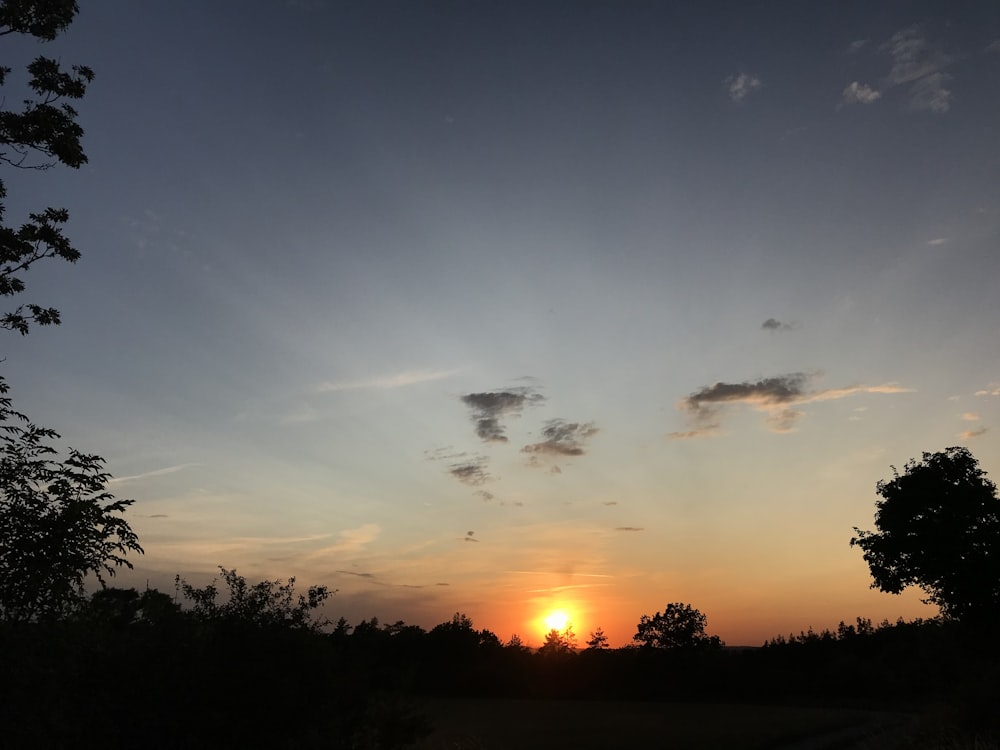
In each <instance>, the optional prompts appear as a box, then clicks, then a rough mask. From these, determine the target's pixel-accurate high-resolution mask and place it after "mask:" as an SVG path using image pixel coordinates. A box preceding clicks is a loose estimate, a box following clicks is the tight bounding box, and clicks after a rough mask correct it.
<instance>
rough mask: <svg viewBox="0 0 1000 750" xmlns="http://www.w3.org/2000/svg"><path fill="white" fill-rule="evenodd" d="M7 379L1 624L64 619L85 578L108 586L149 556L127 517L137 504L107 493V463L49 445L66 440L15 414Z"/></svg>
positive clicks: (0, 475) (1, 440) (0, 485)
mask: <svg viewBox="0 0 1000 750" xmlns="http://www.w3.org/2000/svg"><path fill="white" fill-rule="evenodd" d="M6 392H7V385H6V383H4V382H3V379H2V378H0V619H5V620H34V619H40V618H51V617H58V616H60V615H62V614H65V613H66V612H67V611H68V610H70V609H72V608H73V607H74V606H76V605H77V604H78V603H79V602H80V597H81V596H82V594H83V586H84V581H85V579H86V578H87V577H88V576H89V575H91V574H93V575H94V576H95V577H96V578H97V580H98V582H99V583H100V584H101V586H104V585H105V577H106V576H113V575H114V574H115V572H116V569H117V568H118V567H120V566H123V565H124V566H126V567H128V568H131V567H132V563H130V562H129V561H128V560H127V559H126V555H127V554H129V553H130V552H135V553H139V554H142V547H140V546H139V541H138V538H137V537H136V535H135V532H133V531H132V528H131V527H130V526H129V524H128V523H127V522H126V521H125V519H124V518H122V514H123V513H124V511H125V509H126V508H127V507H128V506H129V505H131V504H132V502H133V501H132V500H117V499H115V497H114V495H112V494H111V493H110V492H108V491H107V483H108V480H109V479H110V475H109V474H108V473H107V472H105V471H104V469H103V466H104V461H103V459H101V458H100V457H99V456H92V455H88V454H86V453H80V452H79V451H76V450H74V449H72V448H71V449H70V450H69V452H68V455H67V456H66V457H65V458H60V457H59V454H58V451H57V450H56V449H55V448H53V447H52V446H51V445H50V444H49V443H50V441H51V440H53V439H56V438H58V437H59V435H58V434H57V433H56V432H55V431H53V430H50V429H47V428H45V427H38V426H36V425H34V424H32V423H31V422H30V421H29V420H28V418H27V417H26V416H24V415H23V414H21V413H19V412H17V411H15V410H14V409H13V408H12V407H11V402H10V399H9V398H7V396H6V395H3V394H6Z"/></svg>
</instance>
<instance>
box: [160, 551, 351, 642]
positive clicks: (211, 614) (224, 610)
mask: <svg viewBox="0 0 1000 750" xmlns="http://www.w3.org/2000/svg"><path fill="white" fill-rule="evenodd" d="M219 570H220V571H221V573H222V580H223V582H224V583H225V585H226V589H227V590H226V595H225V596H224V597H223V599H222V600H221V601H220V599H219V593H220V592H219V588H218V586H216V585H215V581H213V582H212V583H210V584H208V585H207V586H204V587H202V588H197V587H195V586H192V585H191V584H189V583H188V582H187V581H184V580H181V578H180V577H178V578H177V579H176V581H177V587H178V589H179V590H180V591H181V593H182V594H183V595H184V597H185V598H186V599H187V600H188V601H189V602H191V605H192V607H191V611H192V612H193V613H194V615H195V616H196V617H200V618H202V619H204V620H209V621H223V622H232V623H243V624H251V625H255V626H259V627H279V628H289V629H293V630H311V631H315V630H319V629H320V628H321V627H323V626H324V625H326V624H327V622H328V620H326V619H325V618H317V617H316V616H315V614H314V613H315V612H316V610H317V609H318V608H319V607H321V606H322V604H323V602H325V601H326V600H327V599H328V598H330V595H331V593H335V592H331V591H330V589H329V588H327V587H326V586H310V587H309V588H308V589H307V590H306V593H305V594H296V593H295V578H294V577H292V578H289V579H288V580H287V581H281V580H275V581H267V580H264V581H260V582H259V583H254V584H251V583H249V582H248V581H247V579H246V578H244V577H243V576H241V575H239V574H238V573H237V572H236V570H227V569H226V568H224V567H222V566H219ZM359 627H360V626H359Z"/></svg>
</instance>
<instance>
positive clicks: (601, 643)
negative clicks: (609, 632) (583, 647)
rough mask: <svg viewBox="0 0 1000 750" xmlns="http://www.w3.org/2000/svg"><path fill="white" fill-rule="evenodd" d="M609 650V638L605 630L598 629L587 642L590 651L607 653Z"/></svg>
mask: <svg viewBox="0 0 1000 750" xmlns="http://www.w3.org/2000/svg"><path fill="white" fill-rule="evenodd" d="M607 649H608V637H607V636H606V635H604V629H603V628H598V629H597V630H595V631H594V632H593V633H591V634H590V639H589V640H588V641H587V650H588V651H606V650H607Z"/></svg>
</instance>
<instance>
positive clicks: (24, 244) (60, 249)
mask: <svg viewBox="0 0 1000 750" xmlns="http://www.w3.org/2000/svg"><path fill="white" fill-rule="evenodd" d="M76 12H77V5H76V2H73V0H5V2H3V4H2V5H0V36H2V35H6V34H14V33H18V34H29V35H31V36H34V37H36V38H37V39H39V40H42V41H51V40H52V39H54V38H55V37H56V36H57V35H58V34H59V33H60V32H62V31H64V30H65V29H66V27H68V26H69V24H70V23H71V22H72V20H73V17H74V16H75V15H76ZM70 71H71V72H66V71H64V70H63V69H62V68H61V67H60V65H59V62H58V61H57V60H53V59H51V58H48V57H42V56H39V57H36V58H35V59H34V60H33V61H32V62H31V63H29V64H28V65H27V72H28V79H27V82H26V86H25V87H23V89H22V90H23V91H24V95H23V96H22V95H20V93H18V94H15V95H14V96H11V97H9V100H10V101H19V102H22V103H23V109H21V110H20V111H9V110H7V109H0V162H2V163H5V164H7V165H9V166H13V167H18V168H20V169H36V170H44V169H48V168H49V167H51V166H53V165H54V164H55V163H57V162H58V163H62V164H65V165H66V166H68V167H73V168H77V167H80V166H81V165H83V164H86V163H87V156H86V154H85V153H84V152H83V147H82V145H81V143H80V140H81V138H82V137H83V129H82V128H81V127H80V125H79V124H78V123H77V122H76V115H77V113H76V110H75V109H73V107H72V106H70V105H69V103H68V102H67V100H73V99H80V98H82V97H83V95H84V94H85V93H86V90H87V84H89V83H90V82H91V81H92V80H93V78H94V72H93V71H92V70H91V69H90V68H88V67H86V66H84V65H74V66H72V68H71V69H70ZM12 72H13V70H12V69H11V68H7V67H0V86H4V85H6V84H7V83H8V77H9V76H10V74H11V73H12ZM7 101H8V98H7V97H4V98H0V107H2V106H3V104H4V103H6V102H7ZM6 196H7V190H6V184H5V182H4V181H3V180H2V179H0V296H4V297H11V296H15V295H17V294H20V293H21V292H22V291H24V280H23V278H22V275H23V272H24V271H27V270H28V269H29V268H30V267H31V266H32V265H34V264H35V263H37V262H38V261H39V260H42V259H45V258H62V259H63V260H67V261H69V262H71V263H72V262H75V261H76V260H77V259H78V258H79V257H80V253H79V251H78V250H77V249H76V248H74V247H73V246H72V244H70V242H69V240H68V239H67V238H66V237H65V236H64V235H63V233H62V225H63V224H65V223H66V221H67V220H68V219H69V212H68V211H67V210H66V209H64V208H51V207H49V208H45V209H43V210H41V211H37V212H33V213H29V214H28V220H27V221H26V222H24V223H23V224H21V226H19V227H16V228H15V227H13V226H7V224H6V217H5V216H4V210H5V205H4V203H3V201H4V199H5V198H6ZM31 323H36V324H38V325H49V324H54V323H55V324H57V323H59V311H58V310H56V309H55V308H54V307H42V306H41V305H37V304H22V305H19V306H18V307H16V308H15V309H14V310H13V311H11V312H8V313H6V314H5V315H3V316H2V317H0V327H2V328H7V329H9V330H14V331H18V332H20V333H21V334H26V333H27V332H28V328H29V325H30V324H31Z"/></svg>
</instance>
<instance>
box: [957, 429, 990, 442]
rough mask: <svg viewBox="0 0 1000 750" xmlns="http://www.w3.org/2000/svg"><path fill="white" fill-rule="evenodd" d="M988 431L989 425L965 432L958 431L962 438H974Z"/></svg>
mask: <svg viewBox="0 0 1000 750" xmlns="http://www.w3.org/2000/svg"><path fill="white" fill-rule="evenodd" d="M987 432H989V428H988V427H980V428H978V429H975V430H966V431H965V432H960V433H958V436H959V437H960V438H962V440H974V439H975V438H977V437H980V436H982V435H985V434H986V433H987Z"/></svg>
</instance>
